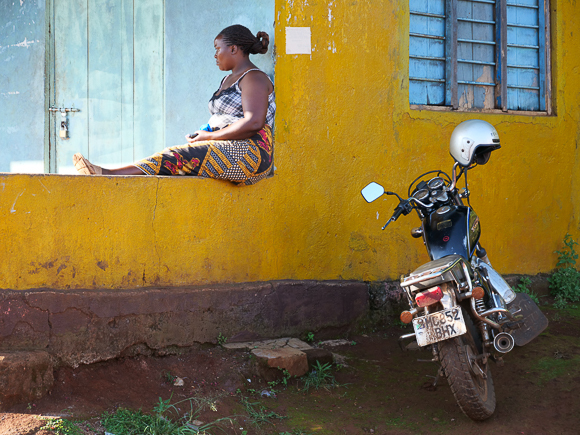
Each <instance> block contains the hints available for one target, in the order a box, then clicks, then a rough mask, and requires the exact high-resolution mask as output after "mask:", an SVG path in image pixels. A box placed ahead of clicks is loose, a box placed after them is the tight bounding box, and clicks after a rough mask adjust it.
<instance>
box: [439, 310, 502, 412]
mask: <svg viewBox="0 0 580 435" xmlns="http://www.w3.org/2000/svg"><path fill="white" fill-rule="evenodd" d="M464 313H465V312H464ZM464 318H465V323H466V326H467V333H466V334H464V335H462V336H460V337H455V338H452V339H450V340H445V341H442V342H440V343H438V345H439V359H440V361H441V366H442V367H443V370H444V372H445V376H446V377H447V382H448V383H449V386H450V387H451V391H452V392H453V395H454V396H455V400H456V401H457V404H458V405H459V407H460V408H461V410H462V411H463V413H464V414H465V415H467V416H468V417H469V418H471V419H472V420H478V421H481V420H486V419H488V418H489V417H491V416H492V415H493V412H494V411H495V389H494V387H493V380H492V378H491V370H490V369H489V359H488V360H487V363H486V364H484V363H483V362H482V361H481V360H478V361H475V356H477V355H479V354H481V347H482V346H481V341H480V340H479V335H478V334H477V330H476V328H475V326H474V325H473V322H472V321H471V318H470V317H469V316H468V315H464ZM478 348H479V349H478ZM478 367H479V369H481V371H483V373H485V375H486V377H487V379H484V378H483V377H482V376H481V375H480V374H476V372H478V371H479V369H478Z"/></svg>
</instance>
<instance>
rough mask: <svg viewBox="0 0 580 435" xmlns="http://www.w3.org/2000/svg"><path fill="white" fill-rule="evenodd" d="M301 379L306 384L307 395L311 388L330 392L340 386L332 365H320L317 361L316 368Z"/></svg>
mask: <svg viewBox="0 0 580 435" xmlns="http://www.w3.org/2000/svg"><path fill="white" fill-rule="evenodd" d="M301 379H302V382H304V387H303V389H304V391H305V392H306V393H308V391H309V390H310V389H311V388H313V389H315V390H318V389H319V388H324V389H326V390H328V389H330V388H335V387H339V386H340V384H339V383H338V382H336V379H335V378H334V375H333V374H332V365H331V364H330V363H326V364H320V361H316V366H315V367H314V368H313V369H312V370H311V371H310V372H308V373H307V374H306V375H304V376H303V377H302V378H301Z"/></svg>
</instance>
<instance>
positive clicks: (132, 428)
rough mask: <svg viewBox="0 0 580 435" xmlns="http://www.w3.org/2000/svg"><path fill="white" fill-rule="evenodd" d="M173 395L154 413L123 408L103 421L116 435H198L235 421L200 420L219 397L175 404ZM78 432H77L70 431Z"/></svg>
mask: <svg viewBox="0 0 580 435" xmlns="http://www.w3.org/2000/svg"><path fill="white" fill-rule="evenodd" d="M170 402H171V398H169V399H167V400H163V399H161V398H159V402H158V403H157V405H156V406H155V407H154V408H153V412H152V413H150V414H146V413H143V412H142V411H141V410H138V411H134V410H130V409H125V408H119V409H117V410H116V411H115V412H113V413H104V414H103V415H102V417H101V424H102V425H103V426H104V428H105V430H106V431H107V432H110V433H113V434H115V435H195V434H210V433H212V432H210V429H216V430H221V431H222V432H223V429H222V428H221V427H219V423H220V422H222V421H231V418H229V417H225V418H221V419H218V420H216V421H214V422H211V423H207V424H200V423H198V422H197V421H196V419H197V417H198V416H199V414H200V413H201V412H202V411H203V409H205V408H206V407H210V408H211V409H215V406H216V405H215V399H212V398H200V397H191V398H188V399H185V400H181V401H179V402H176V403H174V404H171V403H170ZM177 405H180V406H181V407H185V406H187V405H189V412H186V413H185V414H181V413H180V412H179V410H178V407H177ZM66 435H68V434H66ZM70 435H76V434H70Z"/></svg>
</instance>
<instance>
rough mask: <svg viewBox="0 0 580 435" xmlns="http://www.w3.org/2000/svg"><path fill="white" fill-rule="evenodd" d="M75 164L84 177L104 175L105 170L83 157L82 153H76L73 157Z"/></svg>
mask: <svg viewBox="0 0 580 435" xmlns="http://www.w3.org/2000/svg"><path fill="white" fill-rule="evenodd" d="M73 163H74V165H75V168H76V170H77V171H78V172H79V174H82V175H100V174H102V173H103V168H101V167H100V166H97V165H93V164H92V163H91V162H89V161H88V160H87V159H85V158H84V157H83V155H82V154H81V153H76V154H75V155H74V156H73Z"/></svg>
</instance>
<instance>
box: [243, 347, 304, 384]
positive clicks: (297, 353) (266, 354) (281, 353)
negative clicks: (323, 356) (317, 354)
mask: <svg viewBox="0 0 580 435" xmlns="http://www.w3.org/2000/svg"><path fill="white" fill-rule="evenodd" d="M251 352H252V354H253V355H254V356H256V357H257V358H258V364H259V366H260V367H261V368H263V369H265V370H266V373H265V372H264V371H262V373H261V375H262V376H263V377H264V378H268V377H270V376H269V375H270V374H271V372H272V371H271V370H270V369H277V370H278V371H284V370H286V371H287V372H288V374H289V375H290V376H296V377H300V376H304V375H305V374H306V373H308V357H307V356H306V354H305V353H304V352H302V351H301V350H298V349H294V348H291V347H284V348H278V349H264V348H258V349H252V351H251Z"/></svg>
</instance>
